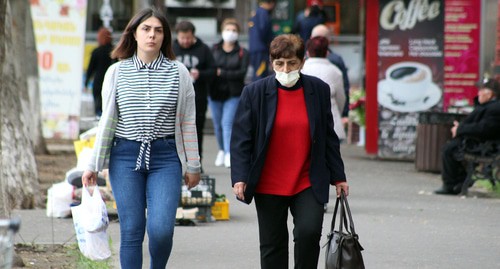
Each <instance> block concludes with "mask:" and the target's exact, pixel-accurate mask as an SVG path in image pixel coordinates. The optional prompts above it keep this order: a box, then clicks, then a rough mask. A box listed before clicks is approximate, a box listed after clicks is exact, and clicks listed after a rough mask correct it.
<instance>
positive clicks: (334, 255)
mask: <svg viewBox="0 0 500 269" xmlns="http://www.w3.org/2000/svg"><path fill="white" fill-rule="evenodd" d="M339 204H340V225H339V230H338V231H335V218H336V217H337V211H338V209H339ZM346 213H347V216H346ZM348 222H349V223H348ZM344 226H345V231H344ZM362 250H363V247H362V246H361V244H359V241H358V235H357V234H356V231H355V230H354V222H353V221H352V216H351V210H350V209H349V204H348V203H347V198H346V196H345V194H344V191H342V193H341V195H340V197H337V201H336V202H335V210H334V212H333V217H332V226H331V229H330V233H329V234H328V242H327V243H326V256H325V269H364V268H365V264H364V262H363V256H362V255H361V251H362Z"/></svg>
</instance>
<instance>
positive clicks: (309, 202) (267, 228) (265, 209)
mask: <svg viewBox="0 0 500 269" xmlns="http://www.w3.org/2000/svg"><path fill="white" fill-rule="evenodd" d="M255 207H256V209H257V218H258V222H259V239H260V264H261V268H262V269H288V227H287V218H288V209H290V212H291V213H292V216H293V225H294V228H293V241H294V244H295V246H294V259H295V267H294V268H297V269H298V268H300V269H311V268H318V258H319V251H320V246H319V243H320V239H321V230H322V226H323V214H324V208H323V204H320V203H318V201H316V198H315V197H314V194H313V192H312V190H311V188H308V189H306V190H304V191H302V192H300V193H298V194H296V195H294V196H278V195H267V194H256V195H255Z"/></svg>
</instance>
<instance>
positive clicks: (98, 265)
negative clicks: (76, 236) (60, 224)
mask: <svg viewBox="0 0 500 269" xmlns="http://www.w3.org/2000/svg"><path fill="white" fill-rule="evenodd" d="M69 253H70V255H72V256H74V257H76V268H78V269H87V268H88V269H110V268H112V266H111V259H112V258H109V259H107V260H104V261H93V260H91V259H89V258H87V257H85V256H83V254H82V253H81V252H80V249H78V245H77V244H74V247H72V248H71V249H70V250H69Z"/></svg>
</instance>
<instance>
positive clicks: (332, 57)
mask: <svg viewBox="0 0 500 269" xmlns="http://www.w3.org/2000/svg"><path fill="white" fill-rule="evenodd" d="M330 35H331V32H330V29H328V27H327V26H326V25H324V24H319V25H316V26H315V27H314V28H313V29H312V32H311V38H312V37H316V36H323V37H326V39H328V40H330ZM328 52H329V53H328V56H327V58H328V60H329V61H330V62H331V63H332V64H334V65H335V66H337V67H338V68H339V69H340V71H341V72H342V80H343V83H344V93H345V98H346V101H345V105H344V107H339V108H340V112H342V123H343V125H345V124H347V122H348V121H349V120H348V117H349V89H350V88H351V84H350V82H349V77H348V76H347V67H346V66H345V63H344V59H342V56H340V55H339V54H337V53H335V52H333V51H332V50H330V49H328Z"/></svg>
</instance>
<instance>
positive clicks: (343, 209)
mask: <svg viewBox="0 0 500 269" xmlns="http://www.w3.org/2000/svg"><path fill="white" fill-rule="evenodd" d="M339 205H340V226H339V232H343V230H344V227H343V226H344V225H345V227H346V231H347V232H349V233H351V234H353V235H355V234H356V230H355V229H354V221H353V220H352V214H351V209H350V208H349V203H348V202H347V197H346V196H345V193H344V191H343V190H342V191H341V193H340V197H337V200H336V201H335V209H334V210H333V216H332V224H331V228H330V231H331V232H332V233H333V231H334V229H335V219H336V217H337V211H338V209H339ZM346 213H347V214H346ZM346 215H347V216H346ZM347 218H349V221H348V220H347ZM348 222H349V224H348Z"/></svg>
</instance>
